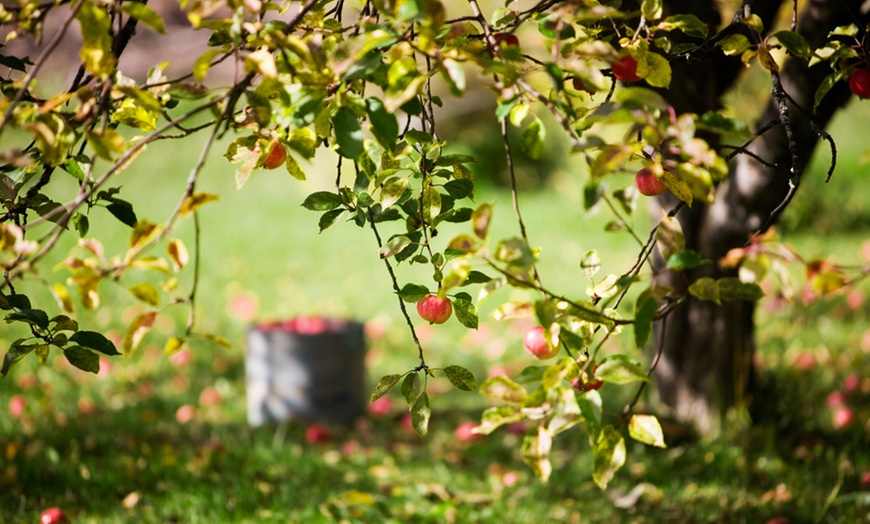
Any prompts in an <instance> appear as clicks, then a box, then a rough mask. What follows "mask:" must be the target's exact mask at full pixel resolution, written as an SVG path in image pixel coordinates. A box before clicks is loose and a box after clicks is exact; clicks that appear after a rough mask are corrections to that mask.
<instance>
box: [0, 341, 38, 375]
mask: <svg viewBox="0 0 870 524" xmlns="http://www.w3.org/2000/svg"><path fill="white" fill-rule="evenodd" d="M19 342H20V340H18V341H16V342H14V343H13V344H12V347H10V348H9V351H7V352H6V356H4V357H3V367H2V368H0V375H2V376H3V378H6V375H7V374H8V373H9V370H10V369H12V366H14V365H15V364H17V363H18V362H20V361H21V359H22V358H24V357H26V356H27V354H28V353H30V352H31V351H33V350H34V349H36V347H37V346H38V345H39V344H31V345H27V346H24V345H21V344H19Z"/></svg>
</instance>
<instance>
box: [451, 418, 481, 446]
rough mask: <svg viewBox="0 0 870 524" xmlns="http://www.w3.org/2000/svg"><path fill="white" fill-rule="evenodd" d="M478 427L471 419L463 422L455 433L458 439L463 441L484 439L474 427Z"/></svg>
mask: <svg viewBox="0 0 870 524" xmlns="http://www.w3.org/2000/svg"><path fill="white" fill-rule="evenodd" d="M476 427H477V424H475V423H474V422H471V421H466V422H463V423H462V424H460V425H459V427H457V428H456V431H455V432H454V435H456V438H457V439H458V440H461V441H463V442H465V441H467V440H483V435H481V434H480V433H477V432H475V431H474V428H476Z"/></svg>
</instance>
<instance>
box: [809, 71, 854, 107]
mask: <svg viewBox="0 0 870 524" xmlns="http://www.w3.org/2000/svg"><path fill="white" fill-rule="evenodd" d="M846 74H847V73H846V70H844V69H839V70H837V71H834V72H833V73H831V74H829V75H828V76H826V77H825V78H824V79H822V82H821V83H820V84H819V87H818V88H817V89H816V94H815V96H814V98H813V109H816V108H818V107H819V104H821V103H822V100H824V98H825V95H827V94H828V91H830V90H831V88H833V87H834V86H835V85H837V83H839V82H840V81H841V80H842V79H843V78H845V77H846Z"/></svg>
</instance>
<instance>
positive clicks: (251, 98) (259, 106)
mask: <svg viewBox="0 0 870 524" xmlns="http://www.w3.org/2000/svg"><path fill="white" fill-rule="evenodd" d="M245 97H246V98H247V99H248V110H249V111H250V114H251V115H252V116H253V117H254V120H255V121H256V122H257V124H258V125H259V126H260V127H268V126H269V121H270V120H271V119H272V104H271V103H270V102H269V99H268V98H266V97H265V96H263V95H261V94H260V93H258V92H256V91H253V90H250V89H249V90H247V91H245Z"/></svg>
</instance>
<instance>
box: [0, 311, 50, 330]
mask: <svg viewBox="0 0 870 524" xmlns="http://www.w3.org/2000/svg"><path fill="white" fill-rule="evenodd" d="M12 322H26V323H28V324H30V325H33V326H36V327H38V328H40V329H48V322H49V321H48V315H46V314H45V311H43V310H41V309H19V310H18V311H15V312H14V313H9V314H8V315H6V323H7V324H11V323H12Z"/></svg>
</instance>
